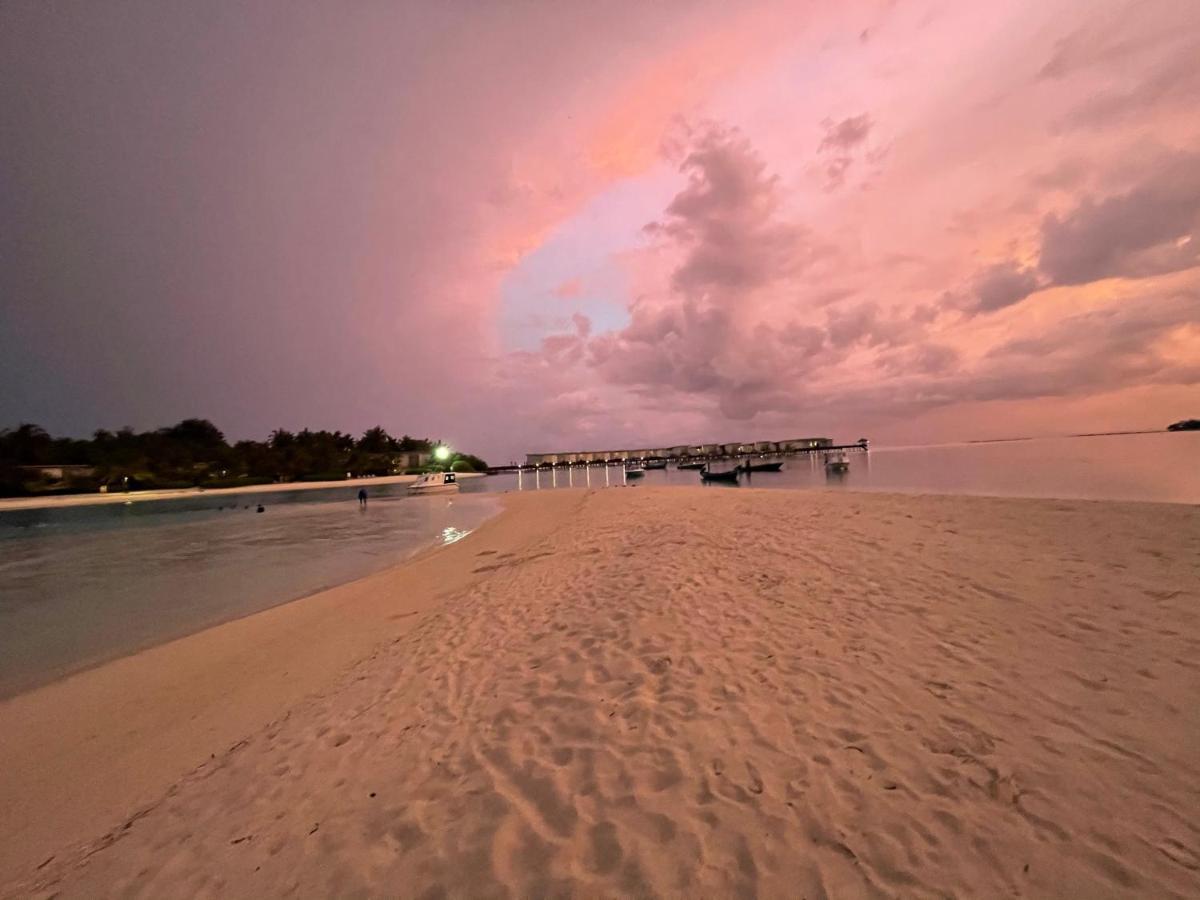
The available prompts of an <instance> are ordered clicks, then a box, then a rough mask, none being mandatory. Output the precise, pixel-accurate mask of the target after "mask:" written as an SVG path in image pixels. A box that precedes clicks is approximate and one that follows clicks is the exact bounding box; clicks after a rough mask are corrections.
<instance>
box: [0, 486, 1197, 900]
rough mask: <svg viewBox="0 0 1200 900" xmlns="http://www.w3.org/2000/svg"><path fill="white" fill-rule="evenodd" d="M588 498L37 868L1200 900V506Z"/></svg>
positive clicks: (107, 874)
mask: <svg viewBox="0 0 1200 900" xmlns="http://www.w3.org/2000/svg"><path fill="white" fill-rule="evenodd" d="M558 493H559V494H560V495H564V494H570V495H571V502H572V503H575V504H576V505H575V506H574V507H573V508H572V509H571V510H570V515H569V516H562V517H560V518H558V519H556V520H555V526H554V527H553V528H552V529H550V530H549V531H542V532H541V533H537V532H536V531H535V530H529V531H528V532H527V534H528V540H526V541H523V542H516V543H514V542H509V543H507V544H503V545H502V544H501V543H500V542H499V541H498V538H499V536H500V535H501V534H502V533H503V531H504V527H506V526H505V523H504V521H501V522H500V523H498V526H497V527H496V528H493V529H491V530H490V531H483V532H481V533H480V534H479V535H478V536H475V537H472V538H470V539H468V540H467V541H464V542H463V543H462V544H461V545H458V556H456V557H455V558H456V559H459V560H464V559H465V558H466V554H468V553H469V554H470V558H469V564H470V570H469V575H470V576H471V577H470V578H466V577H465V576H464V583H463V585H462V587H461V588H460V589H458V590H455V591H453V592H451V593H450V594H448V595H447V596H444V597H443V598H442V600H441V602H440V604H439V605H438V606H437V607H436V608H431V609H430V610H429V612H427V613H426V614H425V615H424V616H423V617H421V619H420V621H419V622H418V623H417V624H416V625H415V626H414V627H412V628H411V629H410V630H408V631H407V632H406V633H403V634H398V635H397V636H396V637H394V638H392V639H391V641H392V642H389V643H386V644H385V645H383V646H379V647H377V648H376V649H375V650H374V651H373V652H372V653H371V654H370V655H369V656H367V657H365V658H363V659H362V660H361V661H360V662H359V664H358V665H357V666H355V667H354V668H353V669H351V670H350V671H349V672H348V673H347V675H346V676H345V677H344V678H343V679H342V680H341V681H340V682H339V683H338V685H337V686H336V687H331V688H330V689H329V690H327V691H324V692H322V693H321V694H320V695H319V696H314V697H311V698H309V699H308V700H305V701H303V702H301V703H299V704H297V705H295V706H293V707H292V708H291V710H290V711H289V712H288V714H287V715H286V717H282V718H280V719H279V720H277V721H275V722H274V723H272V724H271V725H270V726H269V727H267V728H265V729H263V730H261V731H258V732H257V733H254V734H252V735H249V736H248V737H247V738H246V739H245V740H244V741H242V742H239V743H238V744H237V745H236V746H235V747H233V748H232V749H230V750H228V751H227V752H225V753H224V754H221V755H219V756H218V758H217V759H216V760H214V761H213V763H212V764H210V765H206V766H204V767H203V768H202V769H200V770H198V771H196V772H195V773H193V774H192V775H190V776H188V777H187V778H184V779H183V780H181V781H179V782H177V783H176V784H175V785H173V786H172V787H171V788H170V789H169V790H167V791H166V792H165V793H164V794H163V795H162V796H161V798H160V799H159V800H158V801H156V802H155V803H154V804H153V805H152V806H150V807H148V808H147V810H146V811H145V812H144V814H142V815H140V816H139V817H137V818H133V819H130V820H128V821H127V822H125V823H119V822H114V825H115V826H116V827H114V828H113V829H112V830H111V831H110V832H109V833H108V834H107V835H105V836H99V835H98V836H97V839H96V840H94V841H93V842H92V843H91V844H90V845H88V846H86V847H83V848H75V849H73V850H69V851H68V852H63V853H60V854H56V856H55V858H54V859H53V860H51V861H49V862H48V863H47V864H46V865H45V866H44V867H43V868H41V869H40V870H37V871H35V872H33V873H29V874H27V875H26V876H25V878H24V879H23V880H22V882H20V883H19V884H14V885H13V886H12V888H11V889H12V890H14V891H16V892H19V893H23V892H25V891H27V890H30V891H31V890H44V891H46V892H48V893H56V894H57V895H59V896H64V897H76V896H78V897H96V896H113V895H119V896H126V895H132V896H147V897H153V896H166V895H189V896H234V897H239V896H246V897H250V896H256V897H258V896H352V895H365V896H378V895H395V894H403V895H405V896H422V897H438V896H453V897H466V896H471V897H480V896H485V897H490V896H496V897H500V896H559V895H563V896H565V895H582V896H618V895H621V896H629V895H633V896H724V895H739V896H756V895H758V896H772V897H773V896H780V897H782V896H787V897H797V896H802V897H823V896H838V897H845V896H852V897H858V896H930V897H933V896H1063V897H1068V896H1088V897H1110V896H1111V897H1117V896H1131V895H1142V896H1160V897H1162V896H1178V897H1185V896H1195V895H1196V894H1197V893H1200V860H1198V857H1197V850H1198V848H1200V835H1198V834H1197V827H1196V825H1195V824H1194V818H1195V817H1194V812H1195V810H1196V809H1197V808H1200V764H1198V760H1197V757H1196V753H1195V749H1196V747H1197V746H1198V740H1197V739H1198V738H1200V713H1198V712H1197V705H1196V704H1195V702H1194V699H1195V697H1196V696H1197V689H1198V688H1200V663H1198V662H1197V659H1200V654H1198V653H1197V650H1200V621H1198V615H1197V606H1196V600H1197V585H1198V584H1200V511H1198V510H1197V509H1196V508H1194V507H1186V506H1167V505H1161V506H1160V505H1152V504H1118V503H1088V502H1060V501H1026V500H1000V499H987V498H965V497H912V496H898V495H867V494H850V493H836V492H829V493H825V492H784V491H774V492H772V491H750V490H741V489H739V490H736V491H733V490H716V489H702V488H695V489H679V488H671V489H658V490H655V489H645V488H638V489H632V490H627V489H622V490H609V491H593V492H587V493H583V492H558ZM539 502H545V501H544V500H543V499H542V498H526V497H522V498H519V500H518V502H517V503H516V504H515V506H514V509H513V511H512V512H511V514H506V516H507V517H508V522H509V523H510V524H511V523H512V522H519V521H522V517H524V519H525V520H528V519H530V518H532V519H536V518H537V516H538V503H539ZM557 502H558V503H560V504H561V503H563V502H564V501H561V500H559V501H557ZM560 509H561V507H560ZM389 574H390V575H391V577H392V578H393V579H394V585H395V590H396V591H397V592H400V591H401V590H402V585H403V579H404V577H405V576H404V568H403V567H402V568H401V569H398V570H395V571H394V572H393V573H389ZM222 627H224V626H222Z"/></svg>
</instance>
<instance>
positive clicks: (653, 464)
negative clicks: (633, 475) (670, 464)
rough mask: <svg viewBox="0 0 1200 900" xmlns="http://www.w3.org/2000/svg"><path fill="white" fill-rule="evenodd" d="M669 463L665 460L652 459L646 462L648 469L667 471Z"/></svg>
mask: <svg viewBox="0 0 1200 900" xmlns="http://www.w3.org/2000/svg"><path fill="white" fill-rule="evenodd" d="M666 467H667V461H666V460H665V459H651V460H648V461H647V462H646V468H647V469H665V468H666Z"/></svg>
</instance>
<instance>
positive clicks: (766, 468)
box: [742, 460, 783, 472]
mask: <svg viewBox="0 0 1200 900" xmlns="http://www.w3.org/2000/svg"><path fill="white" fill-rule="evenodd" d="M742 468H743V470H745V471H747V472H780V471H782V470H783V462H782V460H777V461H775V462H749V461H747V462H746V464H745V465H744V466H743V467H742Z"/></svg>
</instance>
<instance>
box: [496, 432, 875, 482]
mask: <svg viewBox="0 0 1200 900" xmlns="http://www.w3.org/2000/svg"><path fill="white" fill-rule="evenodd" d="M869 450H870V443H869V441H867V440H866V439H865V438H864V439H863V440H860V441H856V442H855V443H853V444H825V445H822V446H820V447H803V448H797V449H789V450H750V449H747V450H745V451H744V452H740V453H720V454H693V453H686V454H666V455H661V454H660V455H655V456H614V457H609V458H606V459H593V460H576V461H563V462H543V463H537V464H535V465H530V464H528V463H517V464H514V465H508V466H491V467H490V468H488V474H489V475H494V474H499V473H501V472H535V471H550V470H554V469H596V468H607V467H609V466H621V467H624V466H626V465H628V464H629V463H643V464H644V463H648V462H666V463H667V464H668V465H671V464H678V463H681V462H689V463H691V462H702V463H731V462H733V463H739V464H740V463H742V462H744V461H746V460H775V459H788V458H792V457H811V456H813V455H818V456H820V455H822V454H827V453H867V452H868V451H869Z"/></svg>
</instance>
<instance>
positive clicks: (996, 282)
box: [972, 262, 1038, 313]
mask: <svg viewBox="0 0 1200 900" xmlns="http://www.w3.org/2000/svg"><path fill="white" fill-rule="evenodd" d="M1037 285H1038V280H1037V273H1036V272H1034V271H1033V270H1032V269H1028V268H1021V267H1020V266H1018V265H1017V264H1016V263H1013V262H1004V263H998V264H996V265H994V266H992V267H990V268H988V269H985V270H984V271H983V272H981V273H980V274H979V276H978V277H977V278H976V279H975V285H974V291H973V294H972V295H973V297H974V299H975V301H976V302H975V306H974V311H976V312H981V313H983V312H993V311H994V310H997V309H1004V308H1005V307H1006V306H1012V305H1013V304H1014V303H1019V302H1020V301H1022V300H1024V299H1025V298H1026V297H1028V296H1029V295H1030V294H1032V293H1033V292H1034V291H1035V290H1037Z"/></svg>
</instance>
